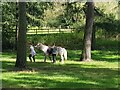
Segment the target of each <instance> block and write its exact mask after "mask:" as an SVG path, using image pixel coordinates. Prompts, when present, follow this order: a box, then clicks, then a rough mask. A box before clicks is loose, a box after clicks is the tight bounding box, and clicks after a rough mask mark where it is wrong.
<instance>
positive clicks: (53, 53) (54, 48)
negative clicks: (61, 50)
mask: <svg viewBox="0 0 120 90" xmlns="http://www.w3.org/2000/svg"><path fill="white" fill-rule="evenodd" d="M51 49H52V50H51V52H52V60H53V63H56V54H57V47H56V46H55V45H54V46H52V47H51Z"/></svg>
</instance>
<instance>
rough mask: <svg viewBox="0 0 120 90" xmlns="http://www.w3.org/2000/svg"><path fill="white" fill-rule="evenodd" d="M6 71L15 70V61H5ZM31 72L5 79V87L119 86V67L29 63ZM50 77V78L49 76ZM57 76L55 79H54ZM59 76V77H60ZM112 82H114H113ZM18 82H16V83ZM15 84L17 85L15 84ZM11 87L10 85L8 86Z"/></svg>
mask: <svg viewBox="0 0 120 90" xmlns="http://www.w3.org/2000/svg"><path fill="white" fill-rule="evenodd" d="M3 63H4V66H7V67H3V69H6V72H15V71H14V62H3ZM28 66H30V67H31V68H33V70H34V71H31V73H28V72H24V73H17V75H16V76H12V78H11V79H9V80H6V79H3V87H7V86H6V85H8V86H10V85H11V86H13V87H15V88H16V87H19V88H24V85H25V86H26V87H30V88H34V87H38V88H41V87H42V88H117V87H118V69H112V68H83V66H84V65H83V64H63V65H62V64H52V63H49V62H48V63H43V62H36V63H28ZM48 77H49V78H48ZM54 78H55V79H54ZM58 78H59V79H58ZM111 82H112V83H111ZM15 83H16V84H15ZM14 84H15V85H14ZM8 88H10V87H8Z"/></svg>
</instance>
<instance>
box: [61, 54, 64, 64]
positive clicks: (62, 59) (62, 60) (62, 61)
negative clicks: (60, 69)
mask: <svg viewBox="0 0 120 90" xmlns="http://www.w3.org/2000/svg"><path fill="white" fill-rule="evenodd" d="M60 57H61V63H64V57H63V55H60Z"/></svg>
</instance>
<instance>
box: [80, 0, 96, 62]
mask: <svg viewBox="0 0 120 90" xmlns="http://www.w3.org/2000/svg"><path fill="white" fill-rule="evenodd" d="M93 16H94V3H93V2H87V12H86V26H85V31H84V41H83V51H82V55H81V58H80V61H91V39H92V29H93V20H94V17H93Z"/></svg>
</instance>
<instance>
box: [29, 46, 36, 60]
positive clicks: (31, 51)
mask: <svg viewBox="0 0 120 90" xmlns="http://www.w3.org/2000/svg"><path fill="white" fill-rule="evenodd" d="M35 55H36V52H35V50H34V47H33V46H32V45H30V54H29V59H30V61H31V62H32V58H33V61H34V62H35Z"/></svg>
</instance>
